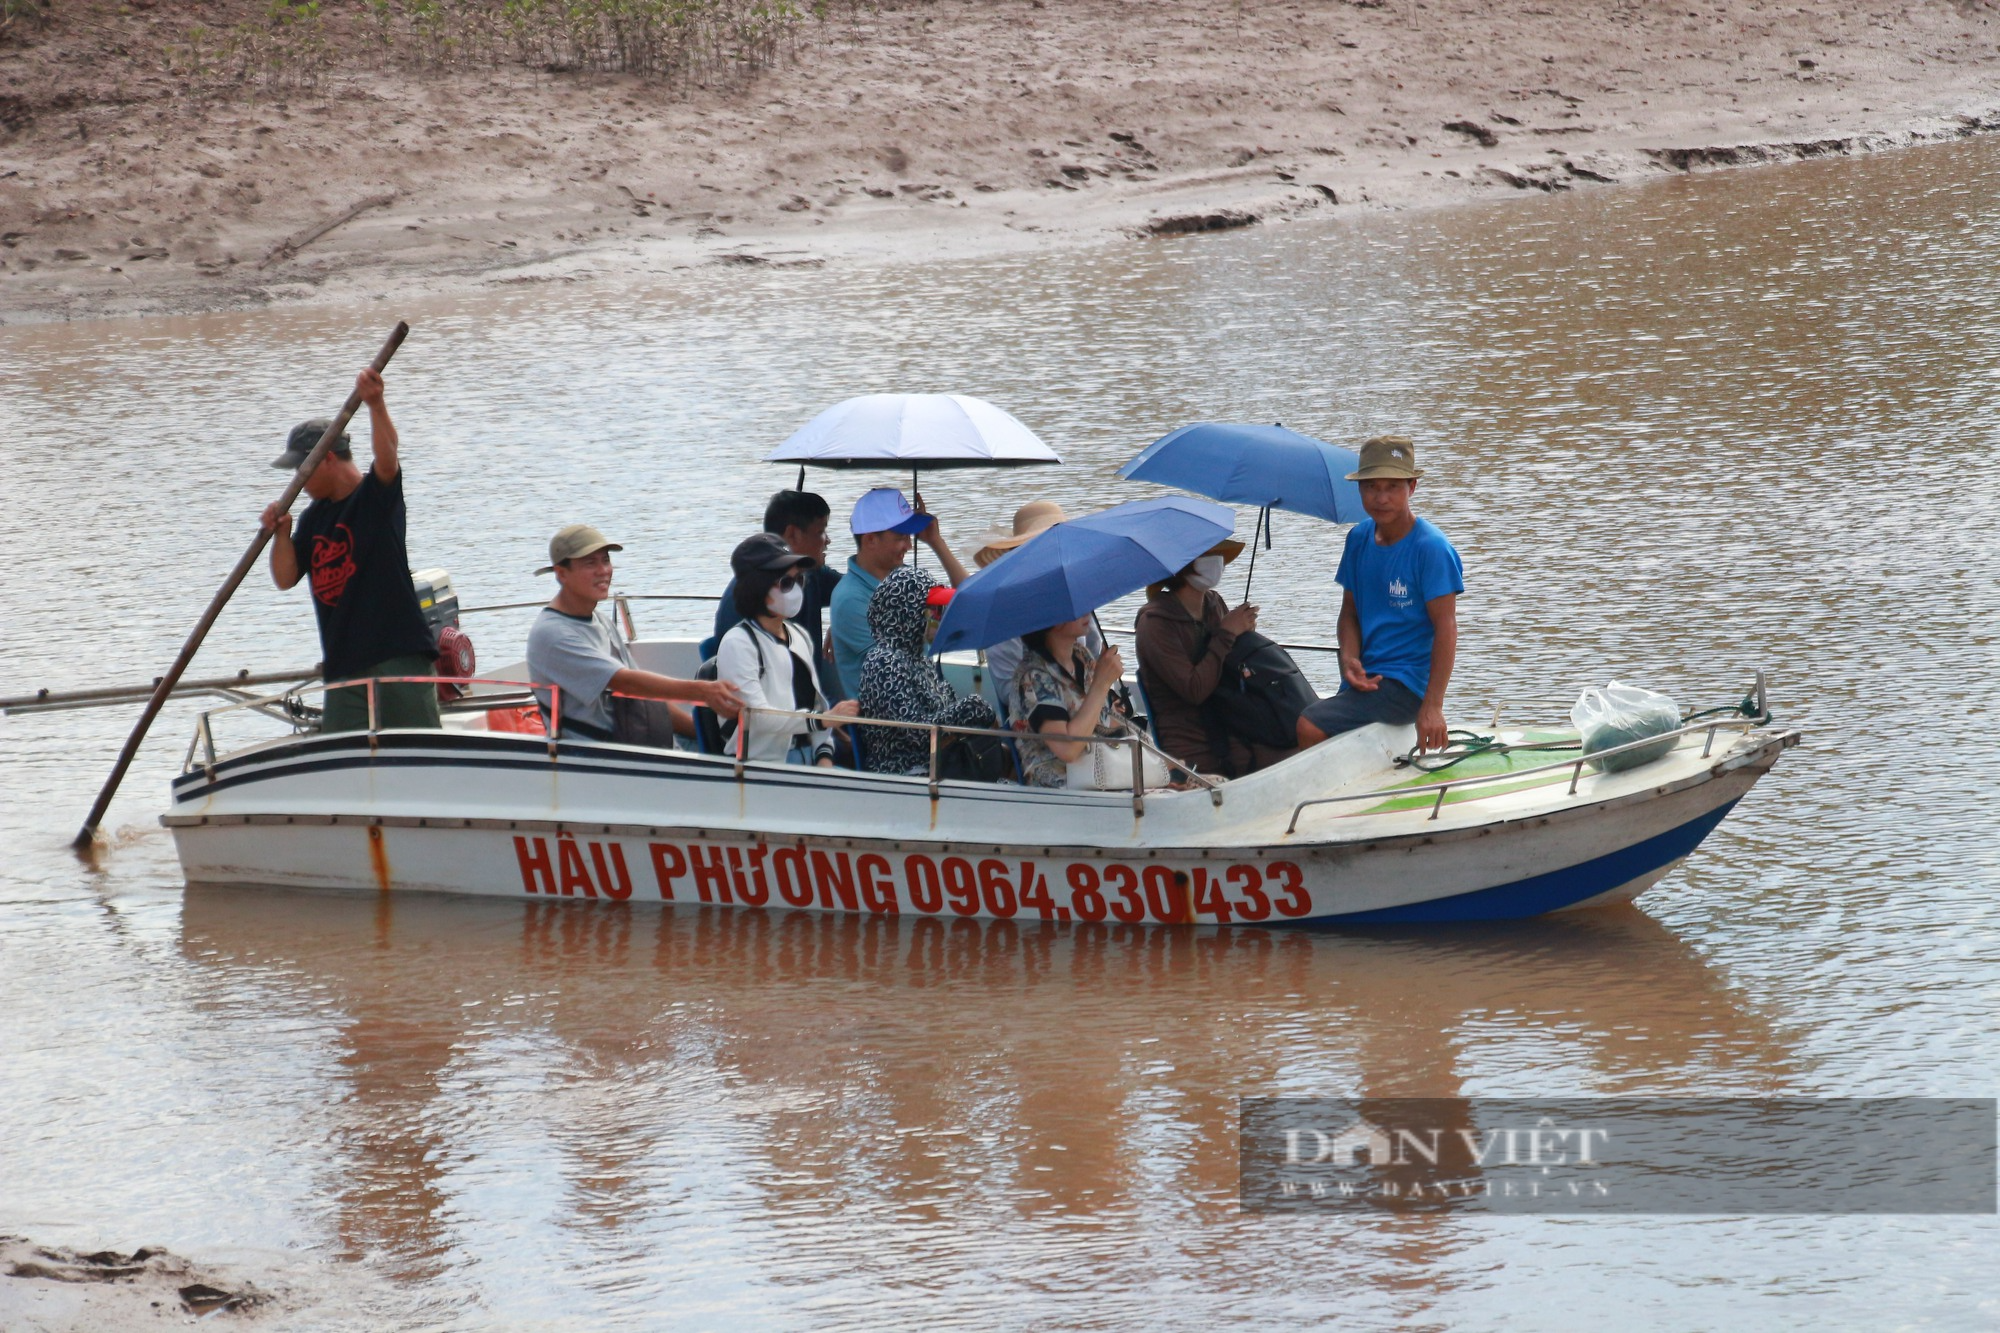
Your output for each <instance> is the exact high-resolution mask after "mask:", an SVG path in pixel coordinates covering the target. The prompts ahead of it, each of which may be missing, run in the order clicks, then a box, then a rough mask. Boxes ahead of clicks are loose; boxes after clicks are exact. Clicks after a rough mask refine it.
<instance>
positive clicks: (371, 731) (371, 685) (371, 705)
mask: <svg viewBox="0 0 2000 1333" xmlns="http://www.w3.org/2000/svg"><path fill="white" fill-rule="evenodd" d="M366 684H367V686H368V753H370V754H374V753H375V743H376V742H375V677H373V676H370V677H369V678H368V680H367V682H366Z"/></svg>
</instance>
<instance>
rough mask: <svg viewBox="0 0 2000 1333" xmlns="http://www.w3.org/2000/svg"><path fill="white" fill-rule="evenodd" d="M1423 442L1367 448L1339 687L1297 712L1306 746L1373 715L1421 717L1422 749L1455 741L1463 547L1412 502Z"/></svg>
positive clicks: (1350, 544)
mask: <svg viewBox="0 0 2000 1333" xmlns="http://www.w3.org/2000/svg"><path fill="white" fill-rule="evenodd" d="M1421 476H1423V473H1421V472H1419V471H1418V470H1417V451H1416V446H1415V445H1413V444H1411V443H1410V441H1409V440H1408V439H1406V438H1404V437H1403V436H1401V435H1380V436H1377V437H1376V438H1374V439H1372V440H1369V441H1368V442H1367V443H1366V444H1364V445H1362V446H1361V466H1360V467H1359V468H1358V469H1356V470H1355V471H1353V472H1350V473H1348V474H1347V480H1349V481H1354V482H1359V483H1360V485H1361V503H1362V506H1363V507H1364V508H1365V509H1366V510H1367V511H1368V517H1367V518H1366V519H1363V520H1362V521H1361V522H1359V523H1356V524H1355V525H1354V526H1353V527H1352V528H1349V529H1348V532H1347V545H1346V547H1345V549H1344V550H1343V551H1342V552H1341V556H1340V568H1339V570H1338V571H1337V572H1336V573H1335V574H1334V578H1335V580H1336V581H1338V582H1339V584H1340V586H1341V600H1340V679H1341V688H1340V693H1338V694H1336V695H1333V696H1332V697H1330V698H1326V699H1322V700H1320V701H1319V702H1318V703H1316V704H1313V705H1312V706H1311V707H1309V708H1307V709H1306V710H1305V712H1304V713H1303V714H1301V715H1300V717H1299V722H1298V735H1299V744H1300V745H1301V746H1308V745H1317V744H1319V743H1320V742H1321V741H1323V740H1326V739H1327V738H1328V737H1330V736H1338V735H1340V734H1341V733H1342V732H1346V731H1353V730H1355V729H1356V728H1357V727H1364V726H1367V725H1368V724H1369V723H1371V722H1384V723H1388V724H1389V725H1391V726H1408V725H1410V724H1411V723H1413V722H1414V723H1415V724H1416V728H1417V748H1418V749H1419V750H1442V749H1444V748H1445V747H1446V745H1447V744H1448V743H1449V739H1448V737H1447V735H1446V729H1445V721H1444V693H1445V688H1446V686H1447V685H1448V684H1449V683H1450V681H1451V669H1452V665H1453V663H1454V662H1455V661H1456V659H1457V656H1458V594H1460V593H1462V592H1464V591H1465V573H1464V567H1463V565H1462V564H1461V563H1460V561H1459V558H1458V552H1457V550H1455V549H1454V548H1453V547H1452V544H1451V542H1450V541H1448V540H1447V539H1446V537H1445V535H1444V533H1443V532H1441V531H1439V530H1438V528H1437V525H1435V524H1434V523H1432V522H1430V520H1428V519H1423V518H1419V517H1417V515H1416V514H1415V513H1414V512H1413V511H1412V510H1411V508H1410V498H1411V496H1413V495H1414V494H1415V493H1416V489H1417V480H1418V478H1420V477H1421Z"/></svg>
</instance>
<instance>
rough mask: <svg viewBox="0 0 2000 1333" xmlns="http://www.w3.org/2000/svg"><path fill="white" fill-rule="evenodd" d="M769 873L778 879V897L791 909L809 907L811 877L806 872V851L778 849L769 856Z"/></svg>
mask: <svg viewBox="0 0 2000 1333" xmlns="http://www.w3.org/2000/svg"><path fill="white" fill-rule="evenodd" d="M771 873H772V874H774V875H776V876H777V877H778V896H779V897H780V898H783V899H784V900H785V901H786V902H788V903H790V904H791V905H792V906H793V907H811V906H812V900H813V886H812V877H811V875H810V873H809V872H808V871H807V870H806V849H805V848H803V847H780V848H779V849H778V850H777V851H775V852H773V853H772V854H771Z"/></svg>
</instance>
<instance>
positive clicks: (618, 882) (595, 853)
mask: <svg viewBox="0 0 2000 1333" xmlns="http://www.w3.org/2000/svg"><path fill="white" fill-rule="evenodd" d="M605 845H606V844H604V843H601V842H593V843H591V844H590V864H591V865H592V866H594V867H596V869H597V883H598V885H599V886H600V887H602V888H603V890H604V896H605V897H607V898H616V899H617V900H618V901H619V902H621V903H622V902H624V901H625V900H626V899H627V898H630V897H631V896H632V872H631V871H629V870H627V869H626V868H625V849H624V848H623V847H620V846H619V845H618V844H617V843H615V842H614V843H611V844H610V848H611V865H610V867H607V866H606V865H605V864H604V849H605ZM613 869H616V871H617V874H616V875H615V876H614V875H613V874H612V870H613Z"/></svg>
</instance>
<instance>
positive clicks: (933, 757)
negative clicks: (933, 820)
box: [930, 722, 938, 801]
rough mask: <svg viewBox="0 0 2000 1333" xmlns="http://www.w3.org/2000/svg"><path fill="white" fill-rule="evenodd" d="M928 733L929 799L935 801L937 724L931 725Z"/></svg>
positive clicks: (936, 788) (936, 792)
mask: <svg viewBox="0 0 2000 1333" xmlns="http://www.w3.org/2000/svg"><path fill="white" fill-rule="evenodd" d="M930 731H931V799H932V800H933V801H935V800H936V799H937V798H938V729H937V724H936V723H935V722H933V723H932V724H931V728H930Z"/></svg>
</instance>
